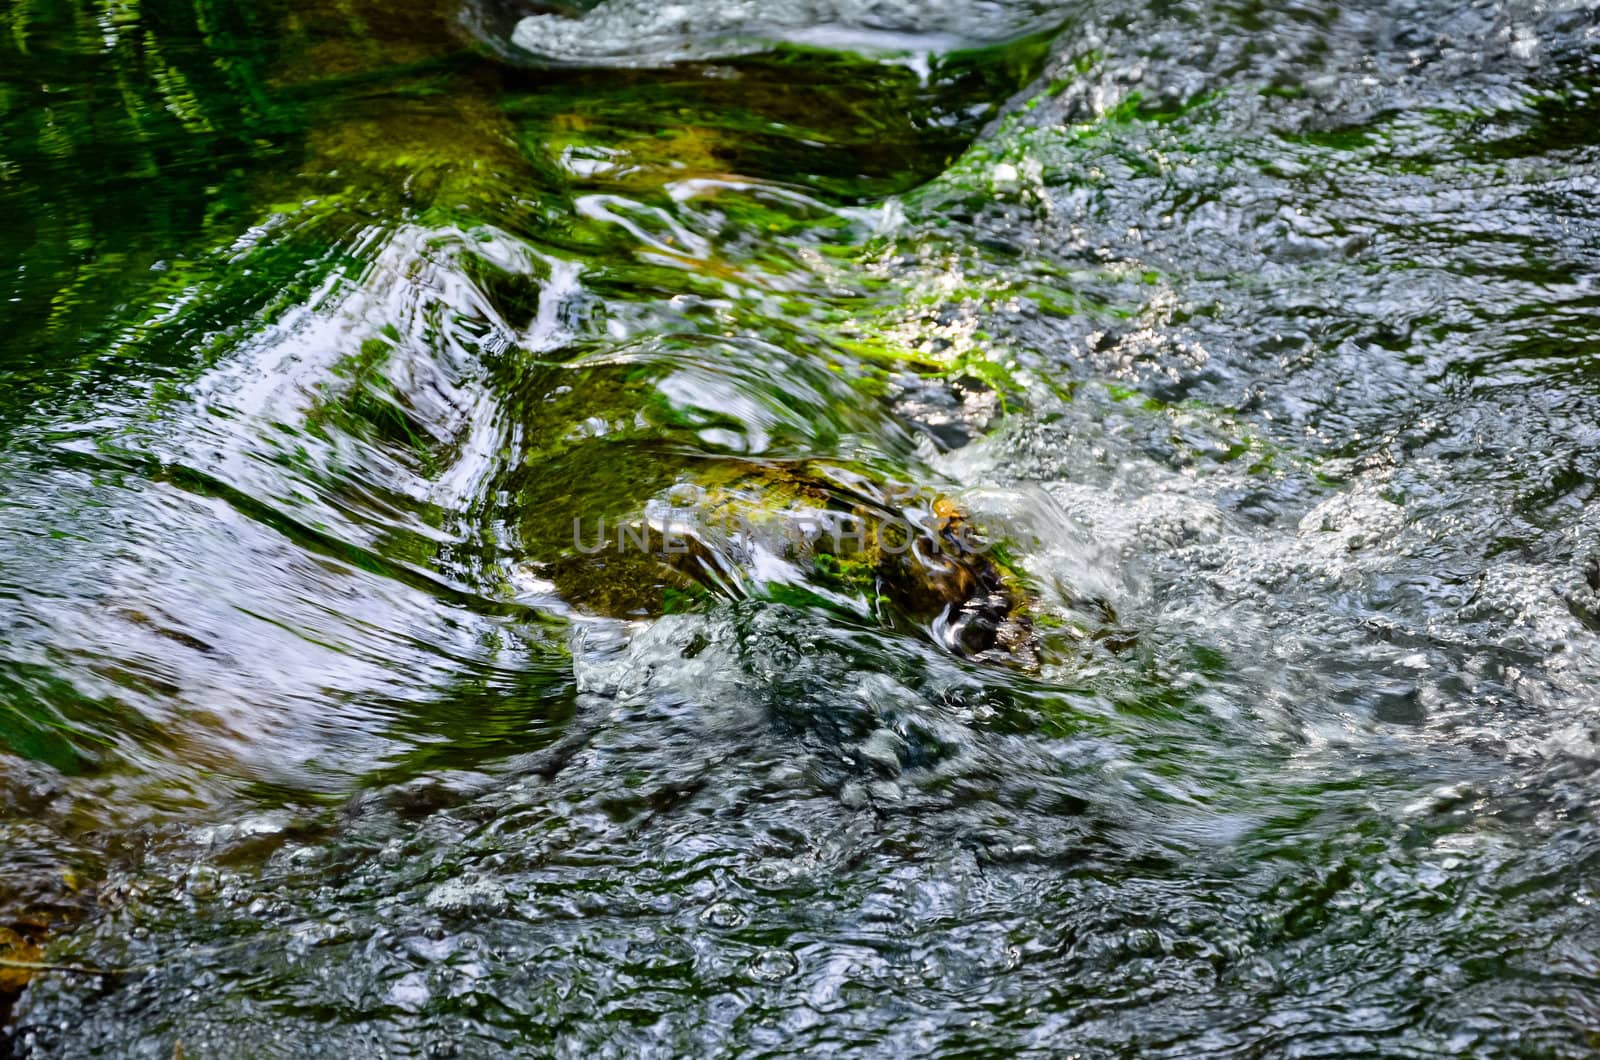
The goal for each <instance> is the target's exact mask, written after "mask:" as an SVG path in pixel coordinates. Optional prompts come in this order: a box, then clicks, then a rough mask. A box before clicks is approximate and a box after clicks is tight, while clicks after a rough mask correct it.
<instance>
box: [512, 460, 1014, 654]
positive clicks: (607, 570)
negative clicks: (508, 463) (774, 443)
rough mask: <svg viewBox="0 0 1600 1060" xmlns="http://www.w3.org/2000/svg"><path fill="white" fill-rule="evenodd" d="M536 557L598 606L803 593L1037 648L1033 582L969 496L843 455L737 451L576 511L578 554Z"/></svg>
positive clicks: (949, 641) (974, 645) (960, 648)
mask: <svg viewBox="0 0 1600 1060" xmlns="http://www.w3.org/2000/svg"><path fill="white" fill-rule="evenodd" d="M532 566H534V567H535V568H536V569H537V571H538V574H539V576H540V577H542V578H545V579H548V581H549V582H550V583H551V584H553V585H554V587H555V588H556V590H557V591H558V592H559V593H560V595H561V597H562V598H563V599H564V600H566V601H567V602H568V603H569V604H571V605H572V606H574V607H576V608H578V609H579V610H582V611H588V612H592V613H599V614H605V615H610V616H615V617H646V616H651V615H655V614H660V613H663V612H666V611H670V610H675V609H681V608H682V607H684V606H688V605H690V604H692V603H693V602H694V601H695V600H697V599H699V598H702V597H723V598H744V597H750V596H760V595H765V596H770V597H774V598H786V597H795V596H799V597H801V598H803V599H805V601H806V602H808V603H812V604H817V605H821V606H824V607H829V608H832V609H835V610H842V611H845V612H849V613H855V614H856V615H858V616H860V617H863V618H876V619H878V620H880V621H886V622H890V623H909V624H912V625H916V626H920V627H921V628H923V629H924V630H926V631H927V632H928V633H929V634H930V635H931V636H932V637H933V638H934V639H935V640H937V641H938V642H939V643H940V644H942V645H943V646H944V647H946V648H947V649H949V650H950V651H952V652H955V653H956V654H959V655H963V656H967V657H973V658H982V659H986V660H997V661H998V660H1005V661H1009V662H1015V663H1021V664H1025V665H1029V664H1031V662H1032V640H1033V632H1032V624H1031V620H1030V618H1029V617H1028V610H1029V591H1028V589H1027V587H1026V585H1025V582H1024V580H1023V578H1022V577H1021V576H1020V575H1019V574H1018V573H1017V572H1016V571H1014V570H1012V569H1010V568H1009V567H1008V566H1006V565H1005V563H1004V561H1003V558H1002V557H1001V555H1000V554H999V550H997V549H996V547H995V542H993V541H991V540H989V539H987V538H986V537H985V535H984V533H983V532H982V530H981V528H979V527H977V526H975V525H974V524H973V523H972V522H970V521H969V518H968V516H967V514H966V513H965V512H964V511H963V510H962V509H961V507H960V506H959V505H958V504H957V503H956V502H955V501H953V500H951V499H949V498H946V497H941V496H933V495H931V494H929V493H926V492H925V491H921V490H918V489H916V488H914V487H911V486H908V485H906V484H903V483H889V484H884V483H880V482H876V481H874V480H871V479H869V478H867V477H866V476H864V475H862V474H860V473H857V472H853V471H850V470H848V469H846V468H842V467H839V466H837V465H831V464H823V463H820V462H817V463H804V464H778V465H771V464H761V463H754V462H748V463H747V462H741V461H733V462H729V463H728V464H725V465H722V466H720V467H718V468H717V469H716V471H715V472H714V473H710V474H707V475H705V476H704V477H703V478H702V479H701V481H699V482H689V483H679V484H678V485H676V486H674V487H673V488H672V489H671V490H669V491H668V492H667V494H666V495H664V496H659V497H657V498H655V499H653V500H652V501H651V502H649V503H647V504H646V505H645V506H644V511H643V512H642V513H640V514H639V515H638V516H636V517H635V518H633V519H629V520H622V521H617V522H613V523H607V522H605V521H603V520H600V521H597V522H596V523H595V524H594V525H592V526H582V525H575V527H574V540H573V548H572V549H571V550H570V551H569V552H568V553H567V554H565V555H563V556H561V557H559V558H557V559H555V560H553V561H550V562H547V563H541V564H533V565H532Z"/></svg>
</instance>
